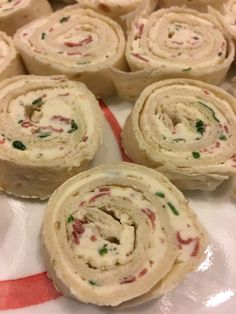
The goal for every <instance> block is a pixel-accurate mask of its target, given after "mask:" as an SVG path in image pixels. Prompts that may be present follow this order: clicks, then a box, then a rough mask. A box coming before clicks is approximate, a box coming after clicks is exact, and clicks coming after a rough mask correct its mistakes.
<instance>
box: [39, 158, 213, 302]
mask: <svg viewBox="0 0 236 314" xmlns="http://www.w3.org/2000/svg"><path fill="white" fill-rule="evenodd" d="M42 244H43V245H42V247H43V253H44V258H45V262H46V267H47V270H48V273H49V276H50V277H51V278H52V280H53V282H54V284H55V286H56V287H57V288H58V289H59V290H60V291H61V292H62V293H63V294H65V295H67V296H70V297H73V298H75V299H77V300H79V301H82V302H85V303H93V304H97V305H111V306H116V305H119V304H121V303H123V302H125V301H128V303H126V306H130V305H132V304H130V302H134V303H136V304H137V303H143V302H145V301H147V300H149V299H151V298H155V297H157V296H160V295H161V294H162V293H164V292H166V291H169V290H170V289H172V288H173V287H174V286H175V285H176V284H177V283H178V282H179V281H180V280H181V279H182V278H183V276H184V274H186V273H187V272H189V271H190V270H192V269H193V268H194V267H196V265H198V264H199V261H200V260H201V258H202V256H203V252H204V250H205V247H206V244H207V237H206V234H205V231H204V229H203V227H202V226H201V224H200V223H199V222H198V220H197V218H196V216H195V215H194V214H193V212H192V210H191V209H190V208H189V206H188V204H187V202H186V200H185V199H184V197H183V195H182V194H181V193H180V192H179V191H178V190H177V189H176V188H175V187H174V186H173V185H172V184H171V183H170V182H169V180H168V179H167V178H165V177H164V176H163V175H162V174H160V173H158V172H156V171H153V170H152V169H149V168H146V167H143V166H139V165H134V164H130V163H118V164H111V165H102V166H99V167H97V168H94V169H91V170H88V171H86V172H84V173H81V174H79V175H77V176H75V177H73V178H71V179H70V180H68V181H67V182H65V183H64V184H63V185H62V186H60V187H59V188H58V189H57V190H56V191H55V192H54V193H53V195H52V197H51V198H50V200H49V203H48V206H47V209H46V212H45V216H44V222H43V228H42Z"/></svg>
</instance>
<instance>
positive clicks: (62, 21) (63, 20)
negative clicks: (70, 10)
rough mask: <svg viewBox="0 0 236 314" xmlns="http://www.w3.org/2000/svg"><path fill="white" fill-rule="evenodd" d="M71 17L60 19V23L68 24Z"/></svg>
mask: <svg viewBox="0 0 236 314" xmlns="http://www.w3.org/2000/svg"><path fill="white" fill-rule="evenodd" d="M69 18H70V17H69V16H64V17H62V18H61V19H60V23H64V22H67V21H68V20H69Z"/></svg>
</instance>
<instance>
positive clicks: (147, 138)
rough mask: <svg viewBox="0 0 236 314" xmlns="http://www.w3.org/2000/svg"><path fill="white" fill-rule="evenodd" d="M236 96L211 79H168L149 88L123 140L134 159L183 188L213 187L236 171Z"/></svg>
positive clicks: (128, 125)
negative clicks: (203, 80)
mask: <svg viewBox="0 0 236 314" xmlns="http://www.w3.org/2000/svg"><path fill="white" fill-rule="evenodd" d="M235 130H236V100H235V98H234V97H232V96H231V95H230V94H228V93H227V92H225V91H224V90H222V89H220V88H219V87H215V86H212V85H208V84H206V83H203V82H200V81H195V80H187V79H172V80H164V81H161V82H158V83H155V84H152V85H150V86H149V87H147V88H146V89H145V90H144V91H143V92H142V94H141V95H140V97H139V98H138V100H137V102H136V104H135V107H134V109H133V111H132V113H131V114H130V116H129V117H128V119H127V121H126V124H125V127H124V129H123V134H122V142H123V146H124V149H125V151H126V153H127V154H128V156H129V157H130V158H132V160H133V161H135V162H137V163H140V164H144V165H146V166H149V167H151V168H154V169H157V170H159V171H161V172H163V173H164V174H165V175H166V176H167V177H168V178H169V179H170V180H171V181H172V182H173V183H174V184H176V185H177V186H178V187H179V188H181V189H200V190H209V191H211V190H214V189H215V188H216V187H217V186H218V185H219V184H221V183H222V182H223V181H224V180H226V179H228V178H229V177H230V176H233V175H235V174H236V158H235V154H236V131H235Z"/></svg>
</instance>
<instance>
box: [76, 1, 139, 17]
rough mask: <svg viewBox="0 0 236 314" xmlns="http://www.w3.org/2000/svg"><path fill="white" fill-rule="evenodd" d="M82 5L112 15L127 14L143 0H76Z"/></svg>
mask: <svg viewBox="0 0 236 314" xmlns="http://www.w3.org/2000/svg"><path fill="white" fill-rule="evenodd" d="M76 1H77V2H78V3H79V4H80V5H81V6H82V7H86V8H90V9H92V10H95V11H98V12H99V13H101V14H105V15H108V16H111V17H118V16H121V15H124V14H127V13H129V12H131V11H133V10H135V8H136V7H137V6H138V5H139V4H140V3H141V1H142V0H76Z"/></svg>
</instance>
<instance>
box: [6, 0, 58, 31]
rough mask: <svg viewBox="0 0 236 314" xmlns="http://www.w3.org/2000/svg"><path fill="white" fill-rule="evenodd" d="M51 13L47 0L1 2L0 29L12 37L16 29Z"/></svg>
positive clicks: (9, 0)
mask: <svg viewBox="0 0 236 314" xmlns="http://www.w3.org/2000/svg"><path fill="white" fill-rule="evenodd" d="M51 12H52V9H51V7H50V5H49V3H48V1H47V0H2V1H1V4H0V29H1V30H3V31H4V32H6V33H7V34H8V35H11V36H12V35H14V34H15V32H16V30H17V29H18V28H20V27H22V26H23V25H25V24H27V23H29V22H30V21H32V20H34V19H36V18H38V17H39V16H43V15H48V14H50V13H51Z"/></svg>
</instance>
